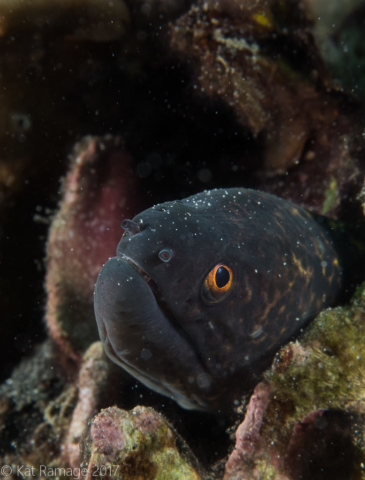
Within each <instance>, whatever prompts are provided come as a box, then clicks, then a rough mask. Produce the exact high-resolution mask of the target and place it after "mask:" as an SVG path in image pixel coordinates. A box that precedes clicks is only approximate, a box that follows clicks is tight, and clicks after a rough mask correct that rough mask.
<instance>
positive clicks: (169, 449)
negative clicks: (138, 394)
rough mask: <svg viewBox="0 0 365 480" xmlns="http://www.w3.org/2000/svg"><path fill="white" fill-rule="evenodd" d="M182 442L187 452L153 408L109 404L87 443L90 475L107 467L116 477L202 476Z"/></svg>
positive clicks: (194, 479)
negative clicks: (125, 408)
mask: <svg viewBox="0 0 365 480" xmlns="http://www.w3.org/2000/svg"><path fill="white" fill-rule="evenodd" d="M179 442H180V444H181V445H183V450H184V452H185V454H184V455H182V454H181V452H180V451H179V449H178V447H177V437H176V434H175V433H174V432H173V431H172V429H171V427H170V425H169V424H168V423H167V421H166V420H165V419H164V417H163V416H162V415H161V414H159V413H157V412H156V411H154V410H153V409H152V408H146V407H135V408H134V409H133V410H132V411H130V412H127V411H125V410H121V409H119V408H117V407H110V408H107V409H105V410H102V411H101V412H100V413H99V414H98V415H97V416H96V417H95V418H94V420H93V422H92V425H91V432H90V439H88V440H86V441H85V444H84V464H85V465H87V467H88V475H87V477H86V478H88V479H92V478H94V477H93V476H94V475H95V474H98V472H100V474H101V475H102V472H103V468H104V472H105V473H106V474H108V478H112V479H116V480H119V479H120V480H122V479H123V480H135V479H137V478H141V479H142V478H143V479H147V478H148V479H151V480H152V479H154V480H180V479H181V480H200V478H201V477H200V475H199V474H198V473H197V471H196V467H197V463H196V460H195V459H194V457H193V456H192V454H191V453H190V450H189V449H188V448H187V446H186V445H185V443H184V441H183V440H182V439H181V438H179Z"/></svg>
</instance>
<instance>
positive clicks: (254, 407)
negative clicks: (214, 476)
mask: <svg viewBox="0 0 365 480" xmlns="http://www.w3.org/2000/svg"><path fill="white" fill-rule="evenodd" d="M270 393H271V385H270V383H265V382H260V383H259V384H258V385H257V386H256V388H255V390H254V392H253V394H252V396H251V398H250V402H249V404H248V407H247V410H246V414H245V419H244V421H243V422H242V423H241V425H240V426H239V427H238V429H237V431H236V446H235V449H234V450H233V452H232V453H231V455H230V457H229V459H228V461H227V463H226V468H225V473H224V478H223V480H240V479H242V480H243V479H249V478H251V472H250V471H249V470H250V468H249V466H250V463H251V461H252V458H253V457H254V456H257V455H258V452H259V451H260V443H262V439H261V436H260V430H261V426H262V418H263V414H264V412H265V410H266V408H267V405H268V403H269V399H270ZM245 466H247V467H248V468H245Z"/></svg>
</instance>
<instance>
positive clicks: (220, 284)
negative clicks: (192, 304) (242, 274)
mask: <svg viewBox="0 0 365 480" xmlns="http://www.w3.org/2000/svg"><path fill="white" fill-rule="evenodd" d="M232 278H233V274H232V270H231V269H230V268H229V267H227V265H224V264H223V263H218V265H216V266H215V267H214V268H213V269H212V270H211V271H210V272H209V273H208V275H207V276H206V277H205V280H204V283H203V285H202V290H201V291H202V297H203V298H204V300H206V301H207V302H217V301H219V300H221V299H222V298H223V296H224V294H225V293H226V292H228V290H229V289H230V288H231V286H232Z"/></svg>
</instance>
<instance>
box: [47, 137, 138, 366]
mask: <svg viewBox="0 0 365 480" xmlns="http://www.w3.org/2000/svg"><path fill="white" fill-rule="evenodd" d="M130 168H131V167H130V159H129V156H128V155H127V154H126V152H125V151H124V150H123V147H122V145H121V143H120V140H119V139H118V138H113V137H110V136H109V137H105V138H92V137H88V138H85V139H84V140H83V141H82V142H81V143H79V144H78V145H77V146H76V147H75V152H74V154H73V158H72V160H71V167H70V171H69V173H68V175H67V177H66V179H65V181H64V183H63V192H64V194H63V200H62V202H61V208H60V210H59V212H58V213H57V215H56V216H55V218H54V219H53V222H52V225H51V228H50V231H49V237H48V246H47V277H46V289H47V292H48V302H47V312H46V321H47V325H48V329H49V333H50V335H51V336H52V338H53V339H55V340H56V342H57V343H58V344H59V345H60V346H61V347H62V351H63V352H64V353H65V354H66V355H71V356H73V357H74V358H76V359H80V356H79V355H80V354H81V352H82V351H83V350H85V349H86V348H87V346H88V345H90V343H92V342H93V341H95V340H97V339H98V335H97V330H96V324H95V321H94V310H93V304H92V293H93V289H94V284H95V281H96V277H97V275H98V273H99V270H100V268H101V266H102V264H103V263H104V262H105V261H106V260H107V259H108V257H109V256H112V255H113V254H114V252H115V248H116V245H117V243H118V241H119V238H120V236H121V229H120V222H121V221H122V220H123V218H124V217H125V216H127V217H130V216H133V215H134V213H133V212H136V211H138V210H139V209H140V208H141V204H142V203H143V202H142V198H141V199H140V200H137V201H135V202H133V204H129V203H128V204H127V198H133V197H134V196H135V190H136V189H137V186H138V179H136V177H133V176H132V175H131V173H130ZM75 272H79V275H76V276H75Z"/></svg>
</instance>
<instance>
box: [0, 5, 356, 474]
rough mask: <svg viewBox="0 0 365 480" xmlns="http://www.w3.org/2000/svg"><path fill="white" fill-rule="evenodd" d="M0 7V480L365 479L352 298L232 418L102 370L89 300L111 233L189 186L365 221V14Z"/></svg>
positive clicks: (280, 360) (308, 334)
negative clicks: (267, 196) (242, 190)
mask: <svg viewBox="0 0 365 480" xmlns="http://www.w3.org/2000/svg"><path fill="white" fill-rule="evenodd" d="M0 13H1V15H0V16H1V22H0V49H1V51H2V56H1V58H2V61H1V64H2V67H1V76H0V85H1V90H2V92H3V93H2V100H3V102H2V108H1V110H0V124H1V125H2V127H3V128H2V129H0V130H1V132H0V144H1V146H2V157H1V160H0V199H1V205H0V218H1V227H0V242H1V253H0V261H1V266H2V269H1V273H0V282H1V283H0V285H1V292H2V294H1V296H0V305H1V309H2V312H3V314H2V322H1V324H0V333H1V335H0V345H1V349H0V361H1V365H2V366H3V368H2V371H1V375H2V378H1V379H2V381H3V382H4V383H3V384H2V385H1V386H0V418H1V428H0V458H1V462H0V463H1V465H0V468H1V467H2V466H3V465H6V466H8V467H9V468H8V469H5V470H1V475H3V476H4V477H5V478H19V476H23V478H24V477H26V476H27V475H26V472H28V477H29V476H30V474H31V475H32V476H33V477H35V478H51V477H55V476H59V477H62V476H63V478H67V477H74V478H81V477H88V478H93V477H94V475H93V474H94V473H97V474H98V475H99V478H101V477H107V476H108V477H109V478H130V479H136V478H140V479H147V478H148V479H152V478H156V479H164V478H166V479H167V478H168V479H171V478H176V479H177V478H184V479H187V478H189V479H190V478H191V479H199V478H200V479H204V480H208V479H209V480H210V479H212V480H213V479H221V478H224V480H229V479H232V480H233V479H237V480H238V479H259V478H260V479H266V478H267V479H277V480H279V479H280V480H296V479H299V478H300V479H304V480H306V479H310V478H314V476H315V478H318V479H321V480H322V479H323V480H326V479H329V478H331V480H336V479H337V478H338V479H340V478H341V479H343V478H349V479H351V480H352V479H354V480H357V479H362V478H365V474H364V471H365V449H364V431H365V422H364V415H365V412H364V406H363V404H364V398H363V397H364V393H363V391H364V373H363V372H364V361H365V357H364V356H363V350H364V346H363V339H364V333H365V332H364V329H365V286H364V285H362V286H360V287H359V288H358V290H357V292H356V293H355V295H354V297H353V298H352V300H351V303H350V304H344V305H339V306H337V307H336V308H333V309H329V310H326V311H324V312H322V313H321V314H320V315H319V316H318V317H317V318H316V319H315V320H314V321H313V322H312V323H311V324H310V326H309V327H308V328H307V329H306V330H305V331H303V332H302V333H301V334H300V336H299V337H298V338H296V339H293V341H292V342H291V343H290V344H288V345H286V346H283V348H282V349H281V350H280V352H278V354H277V356H276V358H275V360H274V363H273V365H272V366H271V368H270V369H269V370H268V371H267V372H266V373H265V375H264V377H263V379H262V380H261V382H259V383H258V385H257V386H256V388H255V390H254V391H253V392H249V393H248V395H247V397H246V398H244V399H243V401H242V404H241V405H239V406H238V407H237V411H236V412H233V413H232V415H231V416H223V415H221V416H220V415H208V414H201V413H196V412H186V411H183V410H181V409H180V408H179V407H177V406H176V405H174V403H173V402H172V401H170V400H168V399H165V398H162V397H161V396H159V395H158V394H156V393H153V392H150V391H149V390H147V389H146V388H144V387H143V386H141V385H140V384H139V383H138V382H137V381H136V380H134V379H132V378H131V377H130V376H128V375H127V374H126V373H124V372H123V371H122V370H121V369H120V368H118V367H116V366H114V365H113V364H112V363H111V362H110V361H109V360H108V359H107V357H106V356H105V354H104V352H103V349H102V345H101V343H100V342H98V335H97V330H96V325H95V319H94V314H93V299H92V292H93V288H94V283H95V280H96V276H97V274H98V272H99V270H100V268H101V266H102V265H103V263H105V261H106V260H107V259H108V257H109V256H112V255H114V253H115V247H116V244H117V242H118V240H119V238H120V236H121V233H122V231H121V229H120V223H121V222H122V220H123V219H124V218H128V217H129V218H131V217H133V216H134V215H135V214H136V213H138V212H139V211H141V210H143V209H145V208H148V207H149V206H151V205H153V204H154V203H156V202H162V201H165V200H168V199H178V198H183V197H185V196H187V195H189V194H192V193H195V192H198V191H201V190H203V189H205V188H214V187H222V186H223V187H231V186H243V187H252V188H259V189H261V190H264V191H267V192H272V193H275V194H277V195H279V196H282V197H284V198H286V199H290V200H292V201H294V202H296V203H298V204H300V205H302V206H304V207H306V208H308V209H309V210H311V211H312V212H314V213H322V214H325V215H327V216H329V217H331V218H333V219H346V220H347V221H349V222H352V223H353V224H356V223H358V224H359V223H363V222H364V214H365V200H364V191H365V190H364V188H365V187H364V171H365V163H364V155H365V148H364V147H365V143H364V142H365V134H364V132H365V118H364V114H363V103H362V102H363V85H362V82H363V79H362V72H363V69H362V65H363V62H364V56H363V54H362V51H361V49H360V48H359V45H361V38H362V35H363V33H362V30H361V19H363V17H364V3H363V2H361V1H354V2H341V1H338V2H334V3H333V9H332V10H331V9H330V8H329V7H328V3H327V2H322V1H321V0H316V1H311V2H310V1H308V2H300V1H290V2H289V1H285V2H282V1H279V0H278V1H276V0H258V1H251V0H245V1H238V0H237V1H235V0H232V1H226V0H219V1H217V2H216V1H214V2H213V1H206V2H203V1H201V2H196V3H194V4H193V3H192V2H190V1H189V0H186V1H177V0H167V1H162V0H146V1H143V2H142V1H139V0H138V1H135V2H129V1H125V2H122V1H113V2H104V1H102V0H75V1H70V2H59V1H55V2H53V4H52V6H50V4H49V2H45V1H43V0H38V1H35V2H31V3H29V2H28V3H27V2H20V1H19V2H18V1H17V2H9V1H6V0H4V1H0ZM331 25H335V27H331ZM354 25H355V26H356V25H357V28H354ZM359 25H360V27H359ZM328 52H329V53H330V54H329V53H328ZM355 64H356V65H359V68H358V69H357V70H356V69H355V67H354V65H355ZM355 70H356V72H357V73H356V75H357V76H354V75H355V74H353V73H351V72H354V71H355ZM60 178H62V180H61V187H60ZM44 292H45V293H44ZM234 432H235V434H234ZM43 467H44V468H45V467H47V468H48V469H49V470H48V471H47V470H45V469H44V468H43ZM19 468H22V469H23V470H19ZM57 468H58V469H63V470H59V471H57V472H56V470H55V469H57ZM26 469H29V470H26ZM103 469H104V470H103Z"/></svg>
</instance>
